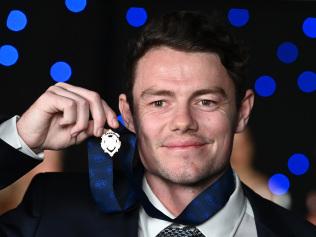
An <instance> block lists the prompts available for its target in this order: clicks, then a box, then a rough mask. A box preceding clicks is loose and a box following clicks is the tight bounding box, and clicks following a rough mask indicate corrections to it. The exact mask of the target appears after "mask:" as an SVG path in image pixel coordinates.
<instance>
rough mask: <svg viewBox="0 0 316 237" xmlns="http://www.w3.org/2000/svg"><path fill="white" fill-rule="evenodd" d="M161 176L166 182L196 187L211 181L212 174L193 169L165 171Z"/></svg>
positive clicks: (160, 173)
mask: <svg viewBox="0 0 316 237" xmlns="http://www.w3.org/2000/svg"><path fill="white" fill-rule="evenodd" d="M159 176H160V177H161V178H163V179H164V180H166V181H168V182H170V183H173V184H178V185H185V186H195V185H198V184H200V183H204V182H205V181H207V180H210V179H211V177H212V175H211V172H210V171H208V172H201V171H197V170H191V169H185V170H182V169H180V170H179V169H177V170H164V171H161V172H159Z"/></svg>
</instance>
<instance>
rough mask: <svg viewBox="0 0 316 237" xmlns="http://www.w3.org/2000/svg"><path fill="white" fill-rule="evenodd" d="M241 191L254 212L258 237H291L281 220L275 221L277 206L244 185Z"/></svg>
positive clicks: (278, 214)
mask: <svg viewBox="0 0 316 237" xmlns="http://www.w3.org/2000/svg"><path fill="white" fill-rule="evenodd" d="M243 190H244V192H245V195H246V197H247V198H248V200H249V202H250V204H251V207H252V209H253V212H254V217H255V223H256V228H257V233H258V237H277V236H291V234H290V233H289V232H288V231H287V229H288V228H286V226H284V224H283V223H282V220H279V219H278V220H277V219H275V218H277V217H280V213H279V212H278V209H279V208H280V207H279V206H276V204H273V203H271V202H270V201H268V200H266V199H264V198H262V197H261V196H259V195H258V194H256V193H255V192H254V191H252V190H251V189H250V188H248V187H247V186H246V185H244V184H243ZM273 217H275V218H273Z"/></svg>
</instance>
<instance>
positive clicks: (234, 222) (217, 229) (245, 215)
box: [0, 116, 257, 237]
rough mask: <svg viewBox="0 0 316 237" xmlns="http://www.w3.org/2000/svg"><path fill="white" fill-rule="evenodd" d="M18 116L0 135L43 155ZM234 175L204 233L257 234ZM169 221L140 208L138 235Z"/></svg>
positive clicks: (148, 236)
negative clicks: (21, 129) (26, 137)
mask: <svg viewBox="0 0 316 237" xmlns="http://www.w3.org/2000/svg"><path fill="white" fill-rule="evenodd" d="M17 119H19V117H18V116H15V117H13V118H11V119H9V120H7V121H5V122H3V123H2V124H0V139H2V140H3V141H5V142H6V143H8V144H9V145H11V146H12V147H14V148H15V149H18V150H19V151H21V152H23V153H25V154H27V155H28V156H30V157H33V158H34V159H43V152H42V153H39V154H35V153H34V152H33V151H32V150H31V149H30V148H29V147H28V146H27V145H26V144H25V143H24V142H23V140H22V139H21V138H20V136H19V134H18V132H17V128H16V121H17ZM234 176H235V183H236V188H235V190H234V192H233V193H232V195H231V196H230V198H229V200H228V202H227V203H226V205H225V206H224V207H223V208H222V209H221V210H219V211H218V212H217V213H216V214H215V215H214V216H213V217H212V218H210V219H209V220H207V221H206V222H204V223H203V224H201V225H198V226H197V228H198V229H199V230H200V231H201V232H202V233H203V234H204V235H205V236H206V237H226V236H227V237H233V236H234V237H256V236H257V230H256V225H255V220H254V214H253V210H252V207H251V205H250V203H249V201H248V199H247V198H246V197H245V195H244V193H243V190H242V187H241V183H240V180H239V177H238V176H237V175H236V174H234ZM143 189H144V192H145V193H146V195H147V197H148V199H149V200H150V202H151V203H152V204H153V205H154V206H155V207H156V208H157V209H158V210H160V211H161V212H163V213H164V214H165V215H167V216H168V217H170V218H171V219H174V218H175V216H173V215H172V214H171V213H170V212H169V211H168V210H167V208H166V207H165V206H164V205H163V204H162V203H161V202H160V201H159V199H158V197H157V196H156V195H155V194H154V193H153V192H152V190H151V188H150V186H149V185H148V183H147V181H146V179H145V178H144V181H143ZM170 224H172V223H171V222H168V221H164V220H160V219H156V218H152V217H150V216H148V215H147V213H146V212H145V210H144V209H143V208H141V209H140V216H139V224H138V226H139V230H138V234H139V237H155V236H156V235H157V234H158V233H159V232H160V231H162V230H163V229H164V228H166V227H167V226H169V225H170Z"/></svg>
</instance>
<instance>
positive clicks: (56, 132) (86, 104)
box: [17, 83, 119, 152]
mask: <svg viewBox="0 0 316 237" xmlns="http://www.w3.org/2000/svg"><path fill="white" fill-rule="evenodd" d="M90 113H91V116H92V120H89V114H90ZM105 123H107V124H108V126H110V127H112V128H117V127H118V126H119V124H118V122H117V119H116V114H115V113H114V111H113V110H112V109H111V108H110V107H109V106H108V105H107V103H106V102H105V101H104V100H102V98H101V97H100V96H99V94H97V93H96V92H94V91H90V90H87V89H84V88H81V87H76V86H72V85H70V84H66V83H57V84H55V85H54V86H51V87H50V88H48V90H47V91H46V92H45V93H44V94H42V95H41V96H40V97H39V98H38V99H37V100H36V101H35V103H34V104H33V105H32V106H31V107H30V108H29V109H28V110H27V111H26V112H25V113H24V114H23V115H22V117H21V118H20V119H19V120H18V122H17V130H18V133H19V135H20V137H21V138H22V139H23V141H24V142H25V143H26V145H28V146H29V147H30V148H31V149H32V150H33V151H35V152H40V151H43V150H45V149H49V150H59V149H63V148H66V147H69V146H71V145H74V144H78V143H80V142H82V141H83V140H85V139H86V138H87V137H89V136H93V135H94V136H97V137H100V136H102V134H103V132H104V125H105Z"/></svg>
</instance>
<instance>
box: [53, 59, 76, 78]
mask: <svg viewBox="0 0 316 237" xmlns="http://www.w3.org/2000/svg"><path fill="white" fill-rule="evenodd" d="M71 74H72V71H71V67H70V66H69V64H68V63H66V62H62V61H60V62H56V63H54V64H53V65H52V66H51V68H50V75H51V77H52V78H53V80H54V81H56V82H65V81H68V80H69V79H70V77H71Z"/></svg>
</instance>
